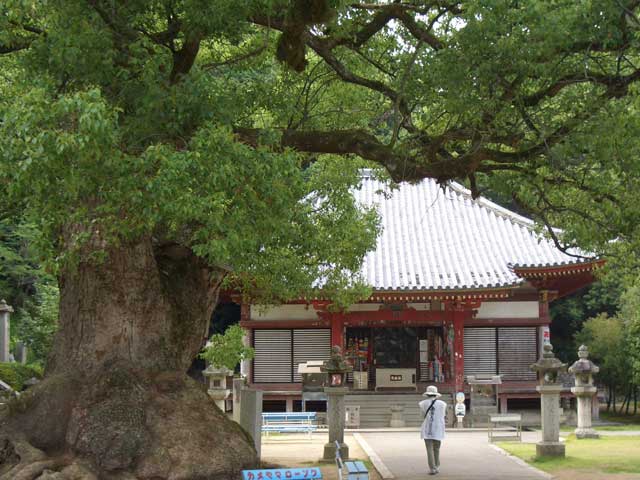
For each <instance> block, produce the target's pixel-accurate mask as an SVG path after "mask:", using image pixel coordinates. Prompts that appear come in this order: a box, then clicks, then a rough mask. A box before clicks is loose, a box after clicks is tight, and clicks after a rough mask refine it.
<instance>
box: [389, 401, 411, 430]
mask: <svg viewBox="0 0 640 480" xmlns="http://www.w3.org/2000/svg"><path fill="white" fill-rule="evenodd" d="M406 425H407V424H406V423H405V421H404V407H403V406H402V405H391V424H390V426H391V427H393V428H402V427H406Z"/></svg>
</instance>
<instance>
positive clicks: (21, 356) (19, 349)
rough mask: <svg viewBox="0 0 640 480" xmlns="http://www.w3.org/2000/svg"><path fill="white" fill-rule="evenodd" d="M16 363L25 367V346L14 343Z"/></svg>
mask: <svg viewBox="0 0 640 480" xmlns="http://www.w3.org/2000/svg"><path fill="white" fill-rule="evenodd" d="M15 356H16V362H18V363H21V364H23V365H25V364H26V363H27V346H26V345H25V344H24V343H22V342H17V343H16V355H15Z"/></svg>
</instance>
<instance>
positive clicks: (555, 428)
mask: <svg viewBox="0 0 640 480" xmlns="http://www.w3.org/2000/svg"><path fill="white" fill-rule="evenodd" d="M536 390H537V391H538V392H540V396H541V399H540V404H541V414H542V441H541V442H539V443H537V444H536V454H537V455H538V456H550V457H564V455H565V446H564V444H563V443H560V392H561V391H562V385H538V386H537V387H536Z"/></svg>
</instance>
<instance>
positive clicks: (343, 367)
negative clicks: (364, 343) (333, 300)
mask: <svg viewBox="0 0 640 480" xmlns="http://www.w3.org/2000/svg"><path fill="white" fill-rule="evenodd" d="M352 370H353V369H352V368H351V366H349V365H348V364H347V363H346V362H345V361H344V358H342V354H341V349H340V347H339V346H338V345H334V346H333V347H332V348H331V358H330V359H329V360H327V361H326V362H324V364H323V365H322V367H321V371H323V372H327V378H328V380H329V386H328V387H325V388H324V391H325V393H326V394H327V421H328V423H329V443H327V444H326V445H325V446H324V455H323V458H324V459H325V460H329V461H334V460H335V458H336V443H335V442H336V441H337V442H338V444H339V445H340V456H341V457H342V459H343V460H347V459H348V458H349V447H348V446H347V444H346V443H344V424H345V417H346V412H345V408H344V396H345V394H346V393H347V392H348V391H349V388H347V387H345V386H344V385H345V378H346V374H347V372H349V371H352Z"/></svg>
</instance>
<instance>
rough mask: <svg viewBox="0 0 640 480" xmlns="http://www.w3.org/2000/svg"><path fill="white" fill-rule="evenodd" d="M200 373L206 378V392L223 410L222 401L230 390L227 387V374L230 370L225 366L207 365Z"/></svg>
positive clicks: (229, 373)
mask: <svg viewBox="0 0 640 480" xmlns="http://www.w3.org/2000/svg"><path fill="white" fill-rule="evenodd" d="M202 374H203V375H204V376H205V377H206V378H207V379H208V382H207V383H208V385H207V393H208V394H209V396H210V397H211V398H213V400H214V401H215V402H216V405H217V406H218V407H219V408H220V410H222V411H223V412H224V411H225V405H224V401H225V400H226V398H227V397H228V396H229V394H230V393H231V390H230V389H228V388H227V376H228V375H231V374H232V372H231V370H229V369H227V368H225V367H222V368H217V367H214V366H213V365H209V366H208V367H207V368H206V370H205V371H204V372H202Z"/></svg>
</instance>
